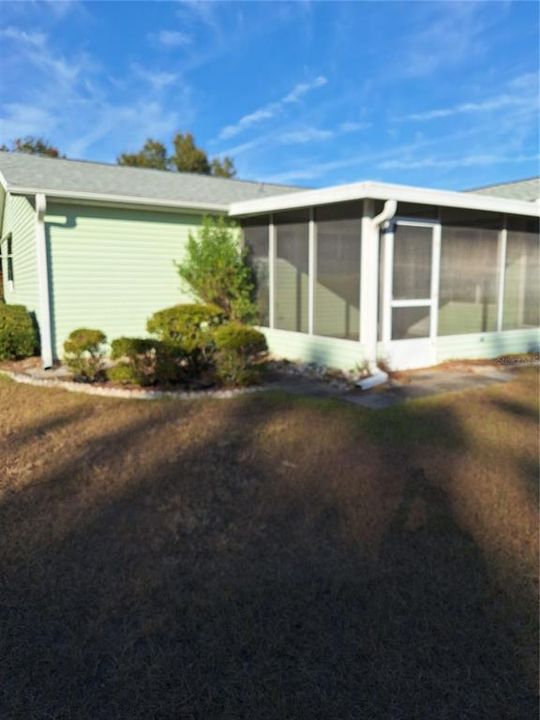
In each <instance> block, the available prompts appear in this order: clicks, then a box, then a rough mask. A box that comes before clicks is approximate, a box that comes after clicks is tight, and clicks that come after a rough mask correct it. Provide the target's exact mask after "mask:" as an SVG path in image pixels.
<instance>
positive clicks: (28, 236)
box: [2, 193, 39, 321]
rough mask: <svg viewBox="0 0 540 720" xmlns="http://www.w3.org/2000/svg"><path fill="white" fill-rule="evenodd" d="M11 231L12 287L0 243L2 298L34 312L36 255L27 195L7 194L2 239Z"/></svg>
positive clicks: (33, 217)
mask: <svg viewBox="0 0 540 720" xmlns="http://www.w3.org/2000/svg"><path fill="white" fill-rule="evenodd" d="M9 233H11V236H12V240H11V246H12V257H13V287H12V288H11V287H10V283H8V279H7V262H6V258H5V253H6V245H7V243H5V242H3V243H2V269H3V283H4V298H5V301H6V303H9V304H10V305H25V306H26V307H27V309H28V310H29V311H30V312H34V313H36V316H37V317H38V321H39V313H38V300H39V295H38V280H37V257H36V213H35V210H34V207H33V205H32V203H31V202H30V200H28V198H26V197H23V196H22V195H10V194H9V193H8V194H7V196H6V198H5V206H4V218H3V224H2V239H4V238H6V236H7V235H8V234H9Z"/></svg>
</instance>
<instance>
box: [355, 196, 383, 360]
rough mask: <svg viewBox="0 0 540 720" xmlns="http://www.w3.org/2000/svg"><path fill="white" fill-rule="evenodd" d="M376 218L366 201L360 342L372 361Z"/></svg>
mask: <svg viewBox="0 0 540 720" xmlns="http://www.w3.org/2000/svg"><path fill="white" fill-rule="evenodd" d="M374 214H375V207H374V202H373V200H364V210H363V213H362V251H361V260H360V342H361V343H362V345H363V350H364V354H365V357H366V359H368V360H369V361H375V360H376V358H377V313H378V304H379V303H378V294H379V229H378V228H376V227H374V225H373V223H372V222H371V219H372V218H373V216H374Z"/></svg>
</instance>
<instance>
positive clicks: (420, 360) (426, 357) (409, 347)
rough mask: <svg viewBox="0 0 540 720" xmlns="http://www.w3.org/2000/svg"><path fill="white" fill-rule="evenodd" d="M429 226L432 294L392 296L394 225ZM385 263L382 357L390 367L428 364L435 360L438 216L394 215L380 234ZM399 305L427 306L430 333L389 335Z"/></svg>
mask: <svg viewBox="0 0 540 720" xmlns="http://www.w3.org/2000/svg"><path fill="white" fill-rule="evenodd" d="M399 225H402V226H409V227H422V228H431V229H432V246H431V248H432V249H431V288H430V289H431V295H430V297H428V298H411V299H408V300H394V297H393V291H392V282H393V274H394V238H395V228H396V226H399ZM383 242H384V266H383V294H382V347H383V356H384V359H385V360H386V361H387V362H388V364H389V365H390V367H391V368H392V369H393V370H409V369H413V368H418V367H427V366H429V365H433V364H434V363H435V362H436V338H437V322H438V315H439V313H438V307H439V278H440V258H441V224H440V222H439V221H437V220H417V219H415V218H396V219H395V220H394V221H393V222H392V223H391V225H390V227H389V228H388V229H387V230H386V231H385V233H384V235H383ZM398 307H429V308H430V322H429V335H428V336H427V337H425V338H412V339H407V340H393V339H392V309H393V308H398Z"/></svg>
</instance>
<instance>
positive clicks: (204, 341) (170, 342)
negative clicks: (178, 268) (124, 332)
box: [146, 304, 223, 376]
mask: <svg viewBox="0 0 540 720" xmlns="http://www.w3.org/2000/svg"><path fill="white" fill-rule="evenodd" d="M222 318H223V311H222V310H221V308H219V307H217V306H216V305H196V304H185V305H174V306H173V307H170V308H166V309H165V310H159V311H158V312H156V313H154V315H152V317H151V318H150V319H149V320H148V322H147V324H146V329H147V330H148V332H149V333H151V334H152V335H156V336H157V338H158V339H159V340H161V342H162V343H164V345H165V346H166V347H168V351H169V353H171V352H174V351H175V350H176V351H178V352H180V353H182V354H183V355H184V365H185V367H186V369H187V371H188V373H189V374H190V375H192V376H195V375H197V374H199V373H200V372H201V370H203V369H204V368H205V367H208V366H209V365H210V364H211V358H212V350H213V344H212V333H211V330H212V328H213V327H215V326H216V325H218V324H219V323H220V322H221V321H222Z"/></svg>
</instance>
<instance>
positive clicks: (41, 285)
mask: <svg viewBox="0 0 540 720" xmlns="http://www.w3.org/2000/svg"><path fill="white" fill-rule="evenodd" d="M46 210H47V198H46V197H45V195H43V193H38V194H37V195H36V256H37V274H38V294H39V335H40V341H41V360H42V363H43V367H44V368H45V369H47V368H50V367H52V364H53V351H52V333H51V305H50V290H49V263H48V258H47V237H46V234H45V212H46Z"/></svg>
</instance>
